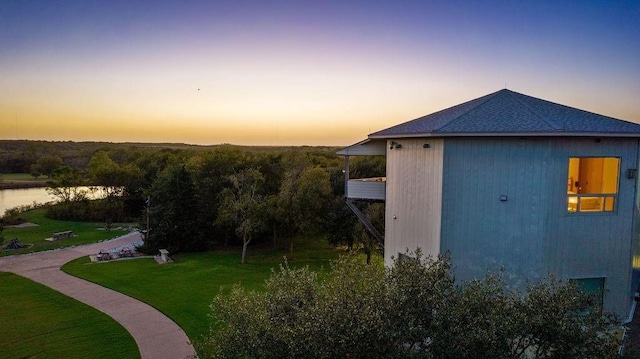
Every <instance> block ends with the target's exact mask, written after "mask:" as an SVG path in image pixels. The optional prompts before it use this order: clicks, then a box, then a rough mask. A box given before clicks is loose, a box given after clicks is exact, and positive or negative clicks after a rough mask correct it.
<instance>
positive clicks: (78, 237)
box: [0, 208, 128, 256]
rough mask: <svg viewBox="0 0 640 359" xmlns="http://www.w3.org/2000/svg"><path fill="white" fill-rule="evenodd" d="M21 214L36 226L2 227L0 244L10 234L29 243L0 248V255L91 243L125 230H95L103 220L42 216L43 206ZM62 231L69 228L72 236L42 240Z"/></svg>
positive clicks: (116, 235) (8, 239)
mask: <svg viewBox="0 0 640 359" xmlns="http://www.w3.org/2000/svg"><path fill="white" fill-rule="evenodd" d="M21 217H23V218H24V219H26V220H27V221H28V222H32V223H35V224H37V225H38V226H36V227H23V228H17V227H10V228H5V229H4V231H3V233H2V235H3V236H4V238H5V243H4V244H3V246H4V245H6V243H8V242H9V241H10V240H11V239H13V238H18V240H19V241H20V242H21V243H23V244H31V245H32V246H30V247H27V248H22V249H17V250H10V251H0V256H7V255H12V254H23V253H29V252H38V251H45V250H50V249H55V248H61V247H69V246H77V245H82V244H89V243H95V242H100V241H103V240H107V239H112V238H115V237H118V236H121V235H123V234H126V233H127V232H128V230H125V229H117V230H111V231H109V232H107V231H104V230H99V228H102V227H104V223H91V222H70V221H57V220H54V219H49V218H47V217H45V210H44V209H43V208H41V209H36V210H32V211H28V212H25V213H23V214H22V215H21ZM117 226H118V225H117V224H116V225H114V227H117ZM63 231H73V233H74V234H75V236H74V237H72V238H67V239H61V240H58V241H54V242H49V241H46V240H45V238H50V237H51V236H52V235H53V233H56V232H63Z"/></svg>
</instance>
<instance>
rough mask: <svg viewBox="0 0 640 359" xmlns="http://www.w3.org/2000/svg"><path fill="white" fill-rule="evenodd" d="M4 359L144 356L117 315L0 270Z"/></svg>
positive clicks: (0, 332)
mask: <svg viewBox="0 0 640 359" xmlns="http://www.w3.org/2000/svg"><path fill="white" fill-rule="evenodd" d="M0 357H2V358H5V359H8V358H67V359H72V358H78V359H80V358H82V359H84V358H93V359H96V358H139V357H140V354H139V352H138V347H137V346H136V343H135V342H134V340H133V338H132V337H131V336H130V335H129V333H128V332H127V331H126V330H125V329H124V328H123V327H122V326H120V324H118V323H117V322H116V321H115V320H113V319H112V318H111V317H109V316H107V315H106V314H104V313H102V312H100V311H98V310H96V309H94V308H91V307H89V306H87V305H85V304H83V303H80V302H78V301H76V300H75V299H72V298H69V297H67V296H65V295H63V294H60V293H58V292H56V291H54V290H52V289H50V288H47V287H45V286H43V285H41V284H38V283H35V282H33V281H31V280H29V279H26V278H23V277H20V276H17V275H15V274H11V273H3V272H0Z"/></svg>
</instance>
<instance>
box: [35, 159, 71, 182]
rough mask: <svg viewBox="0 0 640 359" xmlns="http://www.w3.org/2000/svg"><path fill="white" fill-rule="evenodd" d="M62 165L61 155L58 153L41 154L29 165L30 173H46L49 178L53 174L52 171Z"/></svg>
mask: <svg viewBox="0 0 640 359" xmlns="http://www.w3.org/2000/svg"><path fill="white" fill-rule="evenodd" d="M62 165H64V161H63V160H62V157H60V156H58V155H52V154H45V155H42V156H41V157H40V158H39V159H38V160H37V161H36V163H34V164H33V165H31V174H32V175H33V176H34V177H38V176H39V175H41V174H44V175H46V176H47V177H49V178H51V176H52V175H53V171H55V170H56V169H57V168H58V167H61V166H62Z"/></svg>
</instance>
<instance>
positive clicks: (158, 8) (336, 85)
mask: <svg viewBox="0 0 640 359" xmlns="http://www.w3.org/2000/svg"><path fill="white" fill-rule="evenodd" d="M0 49H1V50H0V128H2V129H3V130H1V132H0V138H2V139H17V138H19V139H23V138H26V139H48V140H76V141H81V140H99V141H117V142H121V141H141V142H160V141H162V142H167V141H168V142H186V143H198V144H216V143H236V144H256V145H257V144H265V145H288V144H293V145H302V144H310V145H320V144H324V145H348V144H351V143H353V142H356V141H358V140H360V139H362V138H364V137H365V136H366V135H367V134H368V133H370V132H374V131H377V130H380V129H382V128H386V127H389V126H392V125H395V124H398V123H401V122H405V121H407V120H410V119H413V118H415V117H418V116H422V115H425V114H428V113H431V112H434V111H437V110H440V109H443V108H446V107H449V106H452V105H456V104H458V103H461V102H464V101H467V100H470V99H473V98H476V97H479V96H482V95H485V94H488V93H491V92H494V91H497V90H499V89H501V88H504V87H505V86H506V87H507V88H509V89H511V90H514V91H517V92H521V93H525V94H528V95H531V96H535V97H540V98H543V99H546V100H550V101H554V102H558V103H562V104H565V105H569V106H573V107H578V108H581V109H585V110H588V111H593V112H596V113H601V114H604V115H609V116H613V117H617V118H621V119H625V120H630V121H634V122H640V1H615V2H614V1H437V2H436V1H392V2H391V1H390V2H386V3H385V2H375V1H366V2H364V1H363V2H354V1H352V2H347V1H340V2H313V3H312V4H309V2H306V1H281V2H277V1H256V2H253V1H230V2H216V1H197V2H193V1H186V2H181V1H175V2H168V1H148V2H141V1H99V2H97V1H96V2H93V1H11V0H5V1H1V2H0ZM198 89H199V90H198Z"/></svg>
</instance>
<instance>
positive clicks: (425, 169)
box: [385, 139, 443, 264]
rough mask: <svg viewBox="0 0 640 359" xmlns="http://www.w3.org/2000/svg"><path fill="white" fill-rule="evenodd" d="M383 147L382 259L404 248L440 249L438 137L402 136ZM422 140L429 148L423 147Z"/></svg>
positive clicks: (440, 152)
mask: <svg viewBox="0 0 640 359" xmlns="http://www.w3.org/2000/svg"><path fill="white" fill-rule="evenodd" d="M396 142H398V143H400V144H401V145H402V148H399V149H398V148H394V149H389V147H387V195H386V198H387V200H386V204H385V263H387V264H390V263H391V258H392V257H397V256H398V253H405V252H406V251H407V250H409V251H415V250H416V248H420V249H421V250H422V252H423V253H425V254H431V255H437V254H438V253H439V251H440V224H441V213H442V211H441V200H442V158H443V140H442V139H428V140H425V139H404V140H397V141H396ZM425 143H428V144H429V146H430V147H429V148H424V147H423V145H424V144H425Z"/></svg>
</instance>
